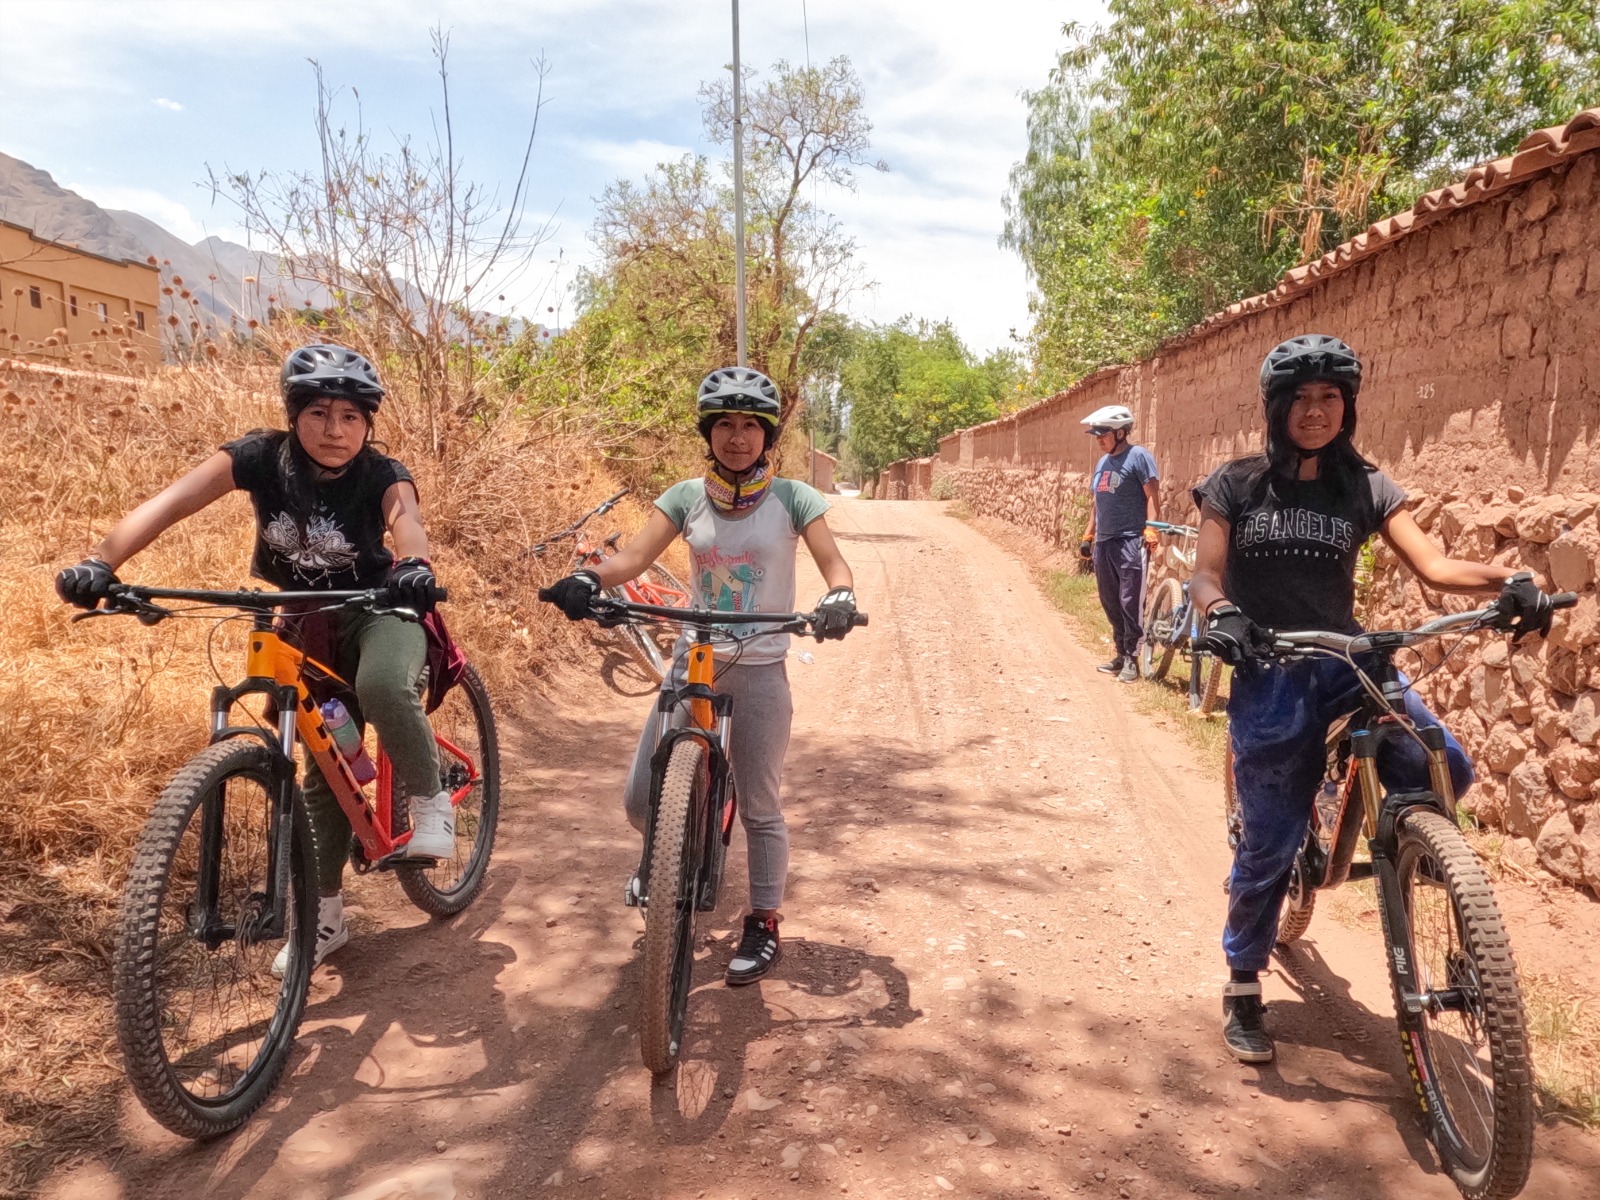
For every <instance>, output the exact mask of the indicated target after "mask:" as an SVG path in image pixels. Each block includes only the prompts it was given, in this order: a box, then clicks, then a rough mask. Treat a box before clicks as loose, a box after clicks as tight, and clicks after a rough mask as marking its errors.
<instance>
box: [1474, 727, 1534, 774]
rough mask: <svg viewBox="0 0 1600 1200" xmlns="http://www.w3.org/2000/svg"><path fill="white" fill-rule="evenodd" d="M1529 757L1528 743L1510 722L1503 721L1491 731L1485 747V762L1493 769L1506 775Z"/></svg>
mask: <svg viewBox="0 0 1600 1200" xmlns="http://www.w3.org/2000/svg"><path fill="white" fill-rule="evenodd" d="M1527 757H1528V743H1527V742H1526V741H1525V740H1524V739H1523V737H1522V735H1521V734H1520V733H1518V732H1517V730H1516V727H1515V726H1514V725H1512V724H1510V723H1509V722H1506V721H1501V722H1500V723H1499V724H1498V725H1496V726H1495V727H1494V728H1493V729H1491V730H1490V731H1489V740H1488V742H1487V743H1486V744H1485V745H1484V748H1483V762H1484V765H1485V766H1487V767H1488V768H1489V769H1490V770H1491V771H1498V772H1500V774H1502V775H1504V774H1506V773H1507V772H1508V771H1510V770H1512V769H1513V768H1514V767H1516V765H1517V764H1518V763H1520V762H1521V761H1522V760H1523V759H1525V758H1527Z"/></svg>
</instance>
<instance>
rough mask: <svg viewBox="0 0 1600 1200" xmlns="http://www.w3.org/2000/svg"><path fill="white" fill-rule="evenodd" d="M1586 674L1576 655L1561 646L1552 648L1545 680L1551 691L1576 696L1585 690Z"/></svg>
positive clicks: (1547, 662) (1548, 656) (1547, 661)
mask: <svg viewBox="0 0 1600 1200" xmlns="http://www.w3.org/2000/svg"><path fill="white" fill-rule="evenodd" d="M1585 674H1586V672H1585V671H1584V670H1583V667H1582V665H1581V664H1580V663H1579V662H1578V656H1577V654H1576V653H1574V652H1573V651H1571V650H1566V649H1563V648H1562V647H1560V646H1552V647H1551V648H1550V653H1549V654H1548V655H1547V656H1546V657H1545V670H1544V678H1545V683H1546V684H1547V685H1549V687H1550V690H1551V691H1555V692H1560V693H1561V694H1562V695H1563V696H1576V695H1577V694H1578V693H1579V692H1580V691H1582V690H1583V677H1584V675H1585ZM1551 744H1553V743H1551Z"/></svg>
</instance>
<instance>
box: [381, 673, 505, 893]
mask: <svg viewBox="0 0 1600 1200" xmlns="http://www.w3.org/2000/svg"><path fill="white" fill-rule="evenodd" d="M429 722H430V724H431V725H432V726H433V728H434V732H435V733H436V734H438V735H439V736H441V737H447V738H449V739H450V740H451V742H452V743H454V744H456V745H457V746H458V748H460V749H462V751H463V753H466V754H467V755H469V756H470V757H471V758H473V759H474V760H475V762H474V765H475V766H476V768H477V771H478V782H477V784H476V786H474V787H473V788H472V789H471V790H470V791H469V792H468V793H467V794H466V796H465V797H463V798H462V800H461V803H460V804H458V805H456V812H455V830H456V835H455V838H456V841H455V853H454V854H453V855H452V856H451V861H449V862H444V861H443V860H440V861H439V862H438V863H437V864H435V865H433V866H424V865H423V864H421V863H408V862H401V863H399V864H398V865H397V866H396V867H395V876H396V877H397V878H398V879H399V880H400V887H401V890H403V891H404V892H405V894H406V896H407V897H409V898H410V900H411V903H413V904H415V905H416V906H417V907H418V908H420V909H421V910H422V911H423V912H425V913H427V914H428V915H429V916H430V917H441V918H442V917H453V916H455V915H456V914H457V913H458V912H461V911H462V910H463V909H465V908H466V907H467V905H469V904H471V903H472V902H473V901H474V900H476V899H477V898H478V893H479V892H481V891H482V890H483V885H484V881H485V880H486V879H487V878H488V872H489V855H490V854H492V853H493V852H494V835H495V830H496V829H497V828H498V826H499V824H500V735H499V733H498V732H497V731H496V729H495V724H494V709H493V708H492V707H491V706H490V704H489V689H488V688H487V687H485V686H484V684H483V677H482V676H480V675H479V674H478V672H477V670H476V669H475V668H473V667H471V666H469V667H467V669H466V671H465V672H464V673H463V674H462V676H461V682H460V683H459V684H457V685H456V687H455V688H454V689H452V692H451V695H450V696H447V697H446V698H445V701H444V704H443V705H441V706H440V708H439V710H438V711H437V712H435V713H434V714H433V715H432V716H431V717H430V718H429ZM468 733H470V734H471V735H472V739H473V742H474V743H475V744H471V745H468V746H460V741H464V740H466V735H467V734H468ZM452 735H454V736H452ZM441 759H442V761H441V762H440V764H439V766H440V769H441V771H442V773H443V775H444V777H445V779H446V781H447V786H450V790H451V791H452V792H453V791H455V790H456V787H455V786H451V785H454V784H456V783H457V782H458V781H457V780H455V779H454V778H453V776H454V775H455V774H456V773H457V772H458V771H460V767H461V766H462V765H463V764H460V763H459V762H458V761H457V760H456V759H454V757H453V756H452V755H451V754H450V753H449V751H445V750H443V749H442V748H441ZM460 773H461V774H463V775H464V772H460ZM459 782H460V784H461V785H462V786H464V785H465V780H464V779H463V780H461V781H459ZM463 849H464V850H465V853H464V854H463Z"/></svg>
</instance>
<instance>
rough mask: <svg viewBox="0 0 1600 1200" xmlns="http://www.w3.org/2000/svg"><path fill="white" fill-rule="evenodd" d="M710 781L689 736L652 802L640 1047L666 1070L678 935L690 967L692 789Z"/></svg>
mask: <svg viewBox="0 0 1600 1200" xmlns="http://www.w3.org/2000/svg"><path fill="white" fill-rule="evenodd" d="M709 782H710V776H709V772H708V771H707V765H706V748H705V746H704V744H703V743H701V741H700V740H699V739H698V738H693V737H687V738H683V739H682V740H680V741H679V742H678V743H677V744H676V745H674V746H673V748H672V754H671V756H670V757H669V758H668V759H667V767H666V770H665V771H664V772H663V773H662V777H661V796H660V800H659V802H658V804H657V806H656V815H655V826H654V829H655V839H654V843H653V844H652V846H651V851H650V894H649V897H648V901H647V907H646V908H645V910H644V987H643V989H642V992H641V995H640V1015H639V1052H640V1054H641V1055H642V1056H643V1058H644V1065H645V1066H646V1067H647V1068H648V1069H649V1070H650V1071H651V1072H652V1073H653V1074H656V1075H664V1074H666V1073H667V1072H668V1071H670V1070H672V1067H673V1065H674V1064H675V1063H676V1062H677V1058H678V1051H677V1048H676V1047H674V1046H673V1044H672V1024H673V1013H672V1005H673V1000H674V997H673V991H672V968H673V963H674V960H675V959H676V957H677V955H676V953H675V950H676V944H677V937H678V936H679V931H680V928H681V927H682V925H683V924H684V923H685V918H684V912H685V911H687V913H688V916H687V926H688V927H687V928H686V929H682V932H681V936H682V937H686V938H688V939H689V943H690V950H689V953H690V963H689V969H690V970H693V969H694V963H693V954H694V949H693V945H694V929H695V915H696V911H695V910H696V905H695V898H694V897H693V896H690V895H687V894H686V893H687V890H688V888H689V887H690V885H691V884H692V882H693V871H692V870H691V862H690V860H691V858H692V856H693V853H694V847H693V846H692V845H690V843H689V836H690V832H691V830H690V826H691V825H692V823H693V818H694V811H695V806H696V804H697V803H698V802H699V801H697V798H696V794H695V793H696V792H697V791H701V792H703V791H704V789H705V788H706V787H707V785H708V784H709Z"/></svg>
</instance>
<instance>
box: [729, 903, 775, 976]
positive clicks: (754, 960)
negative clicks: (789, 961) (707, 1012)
mask: <svg viewBox="0 0 1600 1200" xmlns="http://www.w3.org/2000/svg"><path fill="white" fill-rule="evenodd" d="M782 958H783V946H782V945H780V944H779V942H778V918H777V917H758V916H756V914H755V913H749V914H747V915H746V916H745V919H744V935H743V936H742V937H741V938H740V939H739V949H738V950H737V951H735V952H734V955H733V958H732V959H730V960H729V962H728V974H727V980H728V986H729V987H743V986H744V985H745V984H747V983H754V982H755V981H756V980H758V979H760V978H761V977H762V976H763V975H765V974H766V973H767V972H768V971H770V970H772V968H773V967H775V966H777V965H778V963H779V961H780V960H781V959H782Z"/></svg>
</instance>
